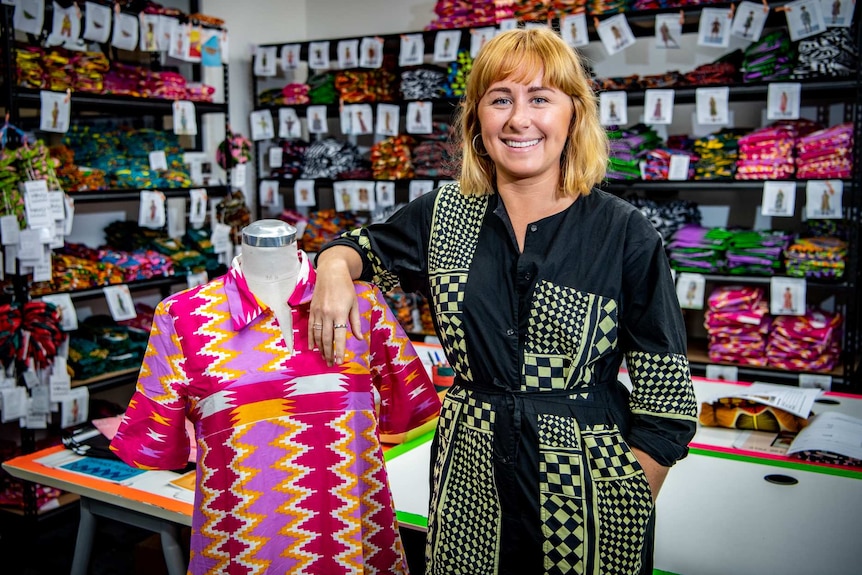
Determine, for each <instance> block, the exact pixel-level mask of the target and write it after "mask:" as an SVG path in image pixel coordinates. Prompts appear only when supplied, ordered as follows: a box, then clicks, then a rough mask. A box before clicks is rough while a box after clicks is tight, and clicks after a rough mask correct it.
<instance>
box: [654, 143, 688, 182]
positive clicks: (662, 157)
mask: <svg viewBox="0 0 862 575" xmlns="http://www.w3.org/2000/svg"><path fill="white" fill-rule="evenodd" d="M674 155H678V156H688V159H689V163H688V173H687V175H686V179H689V180H691V179H693V178H694V165H695V163H697V160H698V157H697V156H696V155H695V154H693V153H692V152H687V151H685V150H673V149H670V148H653V149H652V150H649V151H648V152H646V154H644V160H645V162H646V166H645V167H644V179H645V180H667V179H668V172H669V169H670V160H671V156H674Z"/></svg>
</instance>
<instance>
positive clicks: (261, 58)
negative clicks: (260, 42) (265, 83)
mask: <svg viewBox="0 0 862 575" xmlns="http://www.w3.org/2000/svg"><path fill="white" fill-rule="evenodd" d="M277 53H278V47H277V46H258V47H257V48H255V52H254V75H255V76H258V77H259V78H266V77H271V76H275V74H276V65H277V63H278V60H277V59H276V54H277Z"/></svg>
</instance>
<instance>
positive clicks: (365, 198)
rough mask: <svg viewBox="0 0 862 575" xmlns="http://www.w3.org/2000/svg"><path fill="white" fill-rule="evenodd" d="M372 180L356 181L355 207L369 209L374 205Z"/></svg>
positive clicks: (374, 197)
mask: <svg viewBox="0 0 862 575" xmlns="http://www.w3.org/2000/svg"><path fill="white" fill-rule="evenodd" d="M376 199H377V198H376V196H375V190H374V182H373V181H365V180H362V181H358V182H356V209H357V210H364V211H370V210H373V209H374V207H375V204H376V203H377V202H376Z"/></svg>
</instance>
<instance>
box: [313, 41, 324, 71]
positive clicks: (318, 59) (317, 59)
mask: <svg viewBox="0 0 862 575" xmlns="http://www.w3.org/2000/svg"><path fill="white" fill-rule="evenodd" d="M308 67H309V68H311V69H312V70H326V69H328V68H329V42H328V41H324V42H309V43H308Z"/></svg>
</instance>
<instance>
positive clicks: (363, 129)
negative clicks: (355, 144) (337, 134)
mask: <svg viewBox="0 0 862 575" xmlns="http://www.w3.org/2000/svg"><path fill="white" fill-rule="evenodd" d="M373 132H374V111H373V110H372V109H371V104H353V105H352V106H350V133H351V134H354V135H357V136H360V135H362V134H371V133H373ZM345 133H346V132H345Z"/></svg>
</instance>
